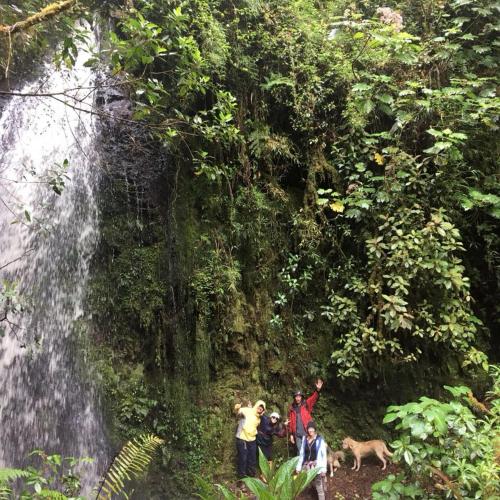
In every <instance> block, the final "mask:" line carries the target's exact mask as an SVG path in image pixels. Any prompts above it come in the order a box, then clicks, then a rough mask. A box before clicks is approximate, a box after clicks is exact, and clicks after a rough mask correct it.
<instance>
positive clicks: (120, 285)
mask: <svg viewBox="0 0 500 500" xmlns="http://www.w3.org/2000/svg"><path fill="white" fill-rule="evenodd" d="M21 3H22V2H14V3H12V5H17V4H21ZM79 4H80V8H81V9H83V10H85V11H87V12H88V13H89V15H90V14H91V13H93V12H95V11H96V10H97V7H96V5H95V4H93V3H92V2H79ZM26 5H28V2H26ZM41 5H42V2H29V8H26V11H25V13H26V14H28V13H29V12H32V11H36V10H38V9H39V8H40V7H41ZM82 6H83V7H82ZM0 9H2V11H0V12H2V13H4V12H5V13H6V14H5V15H6V16H7V17H6V21H5V22H6V23H7V24H10V23H13V22H14V21H15V19H16V16H17V14H16V11H15V9H12V7H9V6H5V7H0ZM99 10H104V11H106V12H107V13H108V14H109V15H110V16H111V17H112V19H113V25H114V28H113V29H112V30H111V31H110V33H109V36H108V37H105V39H104V40H103V41H102V45H103V46H102V48H101V52H100V53H98V54H95V55H94V56H92V58H91V59H90V60H89V61H88V64H89V65H98V66H100V67H102V64H105V65H108V67H109V69H110V71H111V72H113V74H114V75H116V77H117V78H119V79H120V81H121V82H125V83H124V87H125V88H126V90H127V95H129V97H130V100H131V101H132V104H133V119H134V120H136V122H137V125H136V126H131V125H130V124H129V123H128V122H127V123H122V127H123V128H119V127H117V128H116V129H113V128H111V130H108V131H107V133H108V134H109V135H110V137H107V138H106V137H105V138H104V139H103V142H104V143H106V140H108V141H109V142H113V141H114V142H113V144H114V145H115V146H116V147H115V148H114V149H113V150H112V151H111V152H109V153H107V155H108V156H109V158H107V159H106V162H105V163H106V167H107V168H106V169H105V172H104V173H105V175H104V180H103V186H102V193H101V194H102V196H101V200H102V201H101V235H102V240H101V244H100V247H99V252H98V254H97V256H96V258H95V261H94V270H95V272H94V277H93V280H92V283H91V288H90V291H89V309H90V310H91V311H92V329H91V330H92V331H93V332H95V339H96V344H97V346H96V348H95V352H94V353H93V355H94V356H93V357H94V358H95V361H96V364H97V367H98V372H99V374H100V377H101V382H102V390H103V392H104V394H105V396H106V401H107V406H108V410H109V424H110V427H111V429H112V432H113V439H114V440H115V441H121V440H123V439H129V438H132V437H135V436H137V435H139V434H142V433H143V432H153V433H155V434H157V435H159V436H160V437H161V438H163V439H164V440H165V445H164V446H163V448H162V459H161V463H158V464H157V469H155V470H154V473H153V476H152V477H153V479H152V481H151V484H152V485H151V487H152V488H153V489H155V488H156V490H158V491H163V492H165V490H168V489H169V488H171V487H172V485H173V484H174V483H175V484H176V487H179V485H181V486H180V487H181V489H182V487H183V488H184V489H187V490H189V489H190V488H191V486H192V481H191V480H190V479H189V478H190V477H191V476H189V474H190V473H196V474H200V473H201V474H202V475H204V476H205V477H215V476H216V477H217V478H222V480H225V479H229V478H231V477H232V469H231V461H232V453H233V450H232V447H233V422H232V421H231V406H232V404H233V403H234V400H235V399H240V398H242V397H245V398H250V399H256V398H257V397H259V398H260V397H263V398H265V399H266V401H267V402H268V403H269V406H270V407H272V406H274V407H275V408H277V409H280V410H281V412H282V411H283V409H284V408H283V406H284V402H285V401H288V399H289V391H290V389H291V388H292V386H295V385H297V386H300V387H304V388H305V387H306V384H309V383H310V381H311V380H312V379H313V377H316V376H319V375H320V376H322V377H324V378H325V380H326V381H327V382H326V386H327V387H328V394H325V395H324V396H322V400H321V401H320V403H319V405H318V409H317V419H318V422H319V423H320V425H322V432H323V429H324V434H325V436H326V437H327V439H328V440H329V441H330V442H332V441H333V442H338V441H339V440H340V439H341V437H343V436H342V433H345V434H348V433H356V436H357V437H360V438H374V437H387V435H388V434H389V433H390V432H392V431H389V430H388V428H385V429H384V428H383V427H382V424H381V421H382V414H383V411H384V407H386V406H387V405H388V404H391V403H392V404H394V405H398V406H394V407H393V408H392V409H391V410H390V412H389V415H390V417H387V418H388V419H392V420H394V421H395V422H397V426H398V427H397V428H396V430H395V431H396V432H397V433H399V434H400V436H399V438H398V440H397V441H396V443H399V444H398V446H395V447H396V455H397V456H400V457H401V460H402V461H404V462H405V463H407V464H408V466H411V468H410V469H409V470H406V469H405V470H404V471H402V472H401V475H400V476H395V475H393V476H390V477H389V479H387V480H386V481H384V483H383V484H379V485H378V486H377V487H376V490H375V492H376V493H375V494H378V495H380V496H379V497H378V498H389V495H393V497H394V498H398V495H399V497H406V498H411V497H412V496H414V497H417V496H418V494H419V491H420V489H421V488H425V487H427V486H428V483H427V482H426V479H425V478H427V479H428V478H429V477H431V476H430V475H432V474H434V476H432V477H434V479H433V480H434V482H438V483H439V484H440V485H441V486H442V487H443V488H444V490H443V491H441V492H436V495H438V494H446V495H448V496H452V495H455V496H456V492H459V494H460V495H461V496H462V497H463V498H469V497H467V495H470V498H474V495H481V494H483V495H486V493H485V492H487V494H490V491H493V489H494V488H495V487H498V484H497V483H495V481H498V476H496V479H495V478H494V474H495V470H496V469H495V468H494V464H493V462H492V455H491V448H487V447H488V446H490V445H491V436H492V432H493V431H492V429H493V427H489V426H491V425H492V423H493V420H494V417H493V416H492V415H490V413H486V414H485V415H482V416H481V415H477V414H476V413H474V412H475V411H477V408H476V409H474V408H472V409H470V408H469V406H468V405H469V404H470V401H469V403H467V402H466V401H465V400H464V397H465V398H467V397H468V396H467V394H465V393H464V394H462V392H461V391H462V389H456V388H455V389H453V390H452V393H453V396H454V398H455V399H454V400H453V401H451V402H440V401H441V400H442V399H443V392H442V390H441V387H442V386H443V385H444V384H446V385H448V386H456V387H459V386H460V387H462V386H464V385H468V386H470V387H471V388H472V389H473V391H474V393H475V394H478V398H479V399H481V400H483V399H484V394H485V391H486V388H487V384H488V382H487V379H488V377H487V371H488V369H489V364H490V363H492V364H494V363H496V362H498V356H499V351H498V345H499V343H498V339H497V338H496V337H497V336H498V333H497V332H498V327H499V306H498V291H499V281H500V275H499V272H498V269H499V255H500V253H499V234H500V233H499V232H498V219H499V218H500V184H499V179H498V163H497V162H498V153H499V141H498V111H499V108H500V100H499V98H498V96H497V91H498V83H499V82H498V40H497V36H498V21H497V18H498V15H499V7H498V5H497V4H496V3H494V2H493V1H492V0H478V1H469V0H441V1H431V0H424V1H422V2H411V1H409V0H403V1H401V2H388V3H387V4H383V5H381V4H379V3H377V2H374V1H372V0H363V1H359V2H348V1H345V0H338V1H333V0H324V1H317V2H313V1H312V0H293V1H290V0H268V1H262V0H235V1H233V2H226V1H224V0H184V1H180V0H164V1H161V2H160V1H157V0H135V1H134V2H129V1H127V2H119V1H115V2H111V1H110V2H103V3H102V5H99ZM28 11H29V12H28ZM79 13H81V11H79V12H71V13H65V14H64V15H62V16H60V17H57V18H54V19H52V20H51V21H50V23H51V25H53V26H55V28H57V29H55V31H53V35H54V38H59V39H60V40H63V42H62V48H60V49H59V50H58V51H56V54H57V55H56V59H57V61H58V62H59V63H60V64H61V63H63V62H64V63H66V64H67V65H68V66H71V65H72V62H74V56H75V51H76V45H75V43H74V40H73V38H72V37H71V36H68V33H71V26H72V23H73V21H74V19H75V17H76V16H77V15H78V14H79ZM47 26H48V25H44V24H43V23H42V24H41V25H40V26H38V27H36V31H34V32H29V33H28V34H27V35H26V36H29V37H32V39H29V40H26V41H23V40H22V39H21V38H20V37H21V35H20V34H18V35H16V39H15V40H14V42H15V45H14V52H13V57H14V59H13V61H14V62H13V64H11V71H14V74H15V71H17V70H18V69H19V67H20V66H19V63H18V65H17V66H16V64H15V62H16V59H15V57H16V50H19V56H21V55H22V51H31V53H37V51H38V50H40V51H42V49H41V47H42V46H43V47H45V46H47V45H48V44H49V41H48V38H50V37H47V36H44V30H45V29H49V28H48V27H47ZM64 40H66V41H64ZM67 40H69V41H67ZM2 41H3V42H5V43H6V40H2ZM35 41H36V43H35ZM28 42H29V43H28ZM16 47H17V49H16ZM4 49H5V50H7V48H5V47H4ZM4 61H5V59H4ZM7 65H8V64H7ZM5 66H6V64H5V62H4V63H3V69H4V70H5ZM131 163H132V164H133V165H136V167H134V168H132V167H130V164H131ZM138 166H139V167H138ZM2 307H3V305H2ZM304 360H307V361H306V362H305V361H304ZM464 390H465V389H464ZM495 390H496V389H494V391H495ZM453 391H454V392H453ZM457 391H458V392H457ZM332 394H333V395H332ZM423 394H426V395H427V398H423V399H418V398H421V397H422V395H423ZM434 398H435V399H434ZM417 399H418V401H419V402H416V403H409V406H408V405H406V403H407V402H408V401H412V400H417ZM491 404H492V405H493V403H491ZM495 408H496V406H495ZM487 409H488V412H493V411H494V406H490V404H488V405H487ZM495 411H496V410H495ZM405 412H406V413H405ZM429 412H430V413H429ZM427 413H429V414H430V415H431V416H430V417H429V418H428V419H427V417H426V415H427ZM432 415H434V416H432ZM435 415H437V417H436V416H435ZM315 418H316V417H315ZM443 418H448V419H450V420H449V421H450V422H451V423H452V424H453V426H452V427H449V426H446V428H444V427H443V426H442V424H440V422H441V421H442V419H443ZM495 418H497V416H496V417H495ZM436 419H437V420H436ZM455 424H456V425H455ZM462 424H463V425H462ZM463 426H465V427H463ZM472 428H473V429H474V430H472ZM462 429H465V430H463V433H462ZM471 434H474V435H475V436H476V435H477V436H482V437H481V439H484V442H483V441H481V443H483V444H484V446H485V447H486V448H482V447H481V453H480V454H477V455H474V456H473V457H472V454H473V450H472V449H470V448H469V445H472V444H474V445H477V446H482V444H481V443H476V438H474V439H473V440H472V439H470V440H468V439H467V437H470V435H471ZM478 439H479V438H478ZM466 441H467V442H466ZM488 441H489V442H490V444H489V445H488ZM468 443H469V444H468ZM332 444H333V443H332ZM278 449H279V447H278ZM450 450H452V451H450ZM488 450H489V451H488ZM280 451H281V455H282V457H283V455H284V453H283V448H281V449H280ZM432 461H436V463H437V462H439V465H432ZM410 462H411V463H410ZM431 466H432V467H434V468H435V469H438V470H439V471H440V472H441V473H442V474H443V475H444V476H443V477H441V478H438V479H437V480H436V472H435V471H434V472H433V471H432V470H431V469H429V467H431ZM167 469H168V470H169V474H168V478H166V479H164V480H163V482H162V481H156V480H155V478H158V477H162V478H163V477H164V476H163V473H164V472H163V471H164V470H167ZM488 474H491V477H490V476H488V477H487V475H488ZM444 478H446V479H444ZM480 478H481V479H480ZM447 481H448V482H447ZM159 482H161V483H162V484H157V483H159ZM433 484H434V483H433ZM481 488H485V489H487V488H491V490H481ZM156 490H155V491H156ZM384 495H386V496H385V497H384ZM476 498H478V497H477V496H476Z"/></svg>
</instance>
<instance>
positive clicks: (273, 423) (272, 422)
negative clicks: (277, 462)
mask: <svg viewBox="0 0 500 500" xmlns="http://www.w3.org/2000/svg"><path fill="white" fill-rule="evenodd" d="M279 420H280V415H279V413H277V412H275V411H273V412H272V413H271V415H269V417H268V416H266V415H263V416H262V417H261V418H260V424H259V426H258V427H257V457H258V456H259V455H258V454H259V449H260V450H262V453H264V456H265V457H266V459H267V461H268V462H269V465H271V463H272V459H273V436H278V437H285V435H286V428H285V427H284V426H283V425H281V424H280V421H279Z"/></svg>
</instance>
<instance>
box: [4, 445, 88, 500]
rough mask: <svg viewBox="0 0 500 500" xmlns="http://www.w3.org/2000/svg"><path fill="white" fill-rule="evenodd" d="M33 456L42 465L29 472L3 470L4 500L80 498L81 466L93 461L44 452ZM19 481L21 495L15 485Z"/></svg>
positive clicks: (37, 452)
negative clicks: (13, 485)
mask: <svg viewBox="0 0 500 500" xmlns="http://www.w3.org/2000/svg"><path fill="white" fill-rule="evenodd" d="M30 456H33V457H37V458H38V460H39V465H38V466H37V467H34V466H30V467H27V468H26V469H10V468H6V469H0V500H9V499H14V498H23V499H26V500H30V499H38V498H54V499H57V500H65V499H69V498H82V497H77V495H78V493H79V492H80V489H81V482H80V477H79V475H78V474H77V472H76V469H77V466H78V465H80V464H88V463H91V462H92V461H93V460H92V459H91V458H73V457H62V456H61V455H57V454H54V455H48V454H47V453H45V452H44V451H42V450H35V451H33V452H32V453H31V454H30ZM17 481H19V482H20V483H21V484H20V485H19V491H15V492H14V489H13V487H12V483H14V482H17Z"/></svg>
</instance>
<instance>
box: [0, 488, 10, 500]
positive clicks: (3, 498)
mask: <svg viewBox="0 0 500 500" xmlns="http://www.w3.org/2000/svg"><path fill="white" fill-rule="evenodd" d="M11 495H12V490H11V489H10V488H9V487H8V486H3V485H0V500H9V498H11Z"/></svg>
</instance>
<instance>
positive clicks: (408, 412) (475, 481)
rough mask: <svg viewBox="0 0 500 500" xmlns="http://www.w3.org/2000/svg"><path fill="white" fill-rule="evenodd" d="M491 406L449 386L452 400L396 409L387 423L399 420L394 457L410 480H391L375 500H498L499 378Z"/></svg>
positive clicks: (376, 489) (495, 375) (421, 402)
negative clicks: (446, 499) (398, 499)
mask: <svg viewBox="0 0 500 500" xmlns="http://www.w3.org/2000/svg"><path fill="white" fill-rule="evenodd" d="M492 374H493V380H494V384H493V387H492V389H491V391H489V393H488V406H486V405H484V404H483V403H481V402H479V401H478V400H477V399H476V398H475V397H474V395H473V394H472V392H471V390H470V389H469V388H468V387H463V386H462V387H447V386H446V387H445V389H447V390H448V391H449V392H450V393H451V394H452V396H453V399H452V401H450V402H446V403H444V402H441V401H437V400H435V399H430V398H427V397H422V398H420V400H419V402H414V403H408V404H406V405H403V406H391V407H389V408H388V413H387V415H386V417H385V419H384V422H386V423H389V422H397V425H396V430H397V431H399V438H398V440H396V441H394V442H393V443H392V447H393V448H395V453H394V458H395V459H396V460H400V461H402V462H403V463H404V464H405V465H406V469H405V472H406V475H407V477H409V478H411V479H413V483H410V484H408V479H406V480H403V477H404V476H403V475H401V476H399V477H396V476H394V475H393V476H390V477H389V478H387V479H385V480H384V481H382V482H380V483H378V484H377V485H375V486H374V488H373V489H374V498H376V499H383V498H384V499H389V498H395V499H397V498H401V497H403V498H442V496H443V494H444V496H445V497H446V498H464V499H465V498H471V499H472V498H496V496H497V495H498V493H499V492H500V466H499V464H498V456H499V450H500V440H499V437H498V425H499V415H500V413H499V408H500V391H499V389H500V377H499V369H498V367H494V368H493V370H492Z"/></svg>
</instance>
